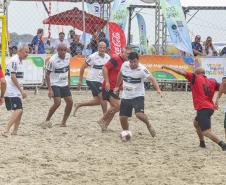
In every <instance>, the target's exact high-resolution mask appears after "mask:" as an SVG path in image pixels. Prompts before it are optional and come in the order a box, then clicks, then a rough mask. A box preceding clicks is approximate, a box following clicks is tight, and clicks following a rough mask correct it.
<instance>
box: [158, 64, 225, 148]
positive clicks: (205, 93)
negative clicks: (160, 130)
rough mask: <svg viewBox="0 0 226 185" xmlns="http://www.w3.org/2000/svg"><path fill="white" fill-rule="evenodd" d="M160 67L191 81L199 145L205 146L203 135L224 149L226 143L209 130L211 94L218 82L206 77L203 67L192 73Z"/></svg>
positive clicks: (213, 107) (217, 88) (211, 112)
mask: <svg viewBox="0 0 226 185" xmlns="http://www.w3.org/2000/svg"><path fill="white" fill-rule="evenodd" d="M162 68H163V69H168V70H171V71H173V72H175V73H178V74H180V75H183V76H184V77H185V78H187V79H188V81H189V82H190V83H191V88H192V98H193V104H194V108H195V110H197V116H196V117H195V120H194V126H195V128H196V132H197V134H198V136H199V140H200V147H202V148H205V147H206V145H205V141H204V136H206V137H208V138H209V139H211V140H212V141H213V142H215V143H217V144H218V145H219V146H220V147H221V148H222V150H223V151H226V143H224V142H223V141H222V140H220V139H219V138H218V137H217V136H216V135H215V134H214V133H213V132H212V130H211V116H212V114H213V112H214V109H215V105H214V103H213V96H214V93H215V91H218V90H219V84H218V83H217V82H216V81H215V80H213V79H208V78H207V77H206V76H205V70H204V69H203V68H197V69H196V70H195V72H194V73H190V72H186V71H184V70H182V69H177V68H173V67H169V66H162Z"/></svg>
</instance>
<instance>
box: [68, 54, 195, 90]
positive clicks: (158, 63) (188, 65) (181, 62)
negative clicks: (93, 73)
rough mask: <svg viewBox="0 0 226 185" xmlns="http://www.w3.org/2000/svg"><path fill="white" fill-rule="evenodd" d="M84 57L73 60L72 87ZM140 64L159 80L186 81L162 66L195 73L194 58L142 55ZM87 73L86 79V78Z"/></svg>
mask: <svg viewBox="0 0 226 185" xmlns="http://www.w3.org/2000/svg"><path fill="white" fill-rule="evenodd" d="M84 60H85V57H84V56H75V57H73V58H72V59H71V63H70V72H71V85H77V83H78V77H79V71H80V67H81V66H82V64H83V63H84ZM139 60H140V62H141V63H142V64H144V65H145V66H147V68H148V69H149V71H150V72H151V73H152V75H153V76H154V77H155V78H157V79H159V80H185V78H184V77H183V76H181V75H178V74H176V73H174V72H172V71H169V70H165V69H162V65H169V66H173V67H177V68H181V69H184V70H186V71H189V72H192V71H193V59H192V57H170V56H152V55H141V56H140V59H139ZM86 74H87V73H86V72H85V74H84V78H85V77H86ZM84 84H85V82H84Z"/></svg>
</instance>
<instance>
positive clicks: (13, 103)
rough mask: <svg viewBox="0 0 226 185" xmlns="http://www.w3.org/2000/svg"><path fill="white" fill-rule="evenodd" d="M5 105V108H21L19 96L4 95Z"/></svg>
mask: <svg viewBox="0 0 226 185" xmlns="http://www.w3.org/2000/svg"><path fill="white" fill-rule="evenodd" d="M5 106H6V109H7V110H17V109H23V106H22V101H21V98H19V97H5Z"/></svg>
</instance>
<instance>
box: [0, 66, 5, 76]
mask: <svg viewBox="0 0 226 185" xmlns="http://www.w3.org/2000/svg"><path fill="white" fill-rule="evenodd" d="M3 77H4V73H3V71H2V66H1V65H0V78H3Z"/></svg>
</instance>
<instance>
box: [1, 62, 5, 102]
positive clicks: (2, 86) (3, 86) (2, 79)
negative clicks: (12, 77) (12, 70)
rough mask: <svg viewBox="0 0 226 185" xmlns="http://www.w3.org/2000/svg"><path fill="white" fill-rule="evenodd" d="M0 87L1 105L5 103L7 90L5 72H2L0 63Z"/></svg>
mask: <svg viewBox="0 0 226 185" xmlns="http://www.w3.org/2000/svg"><path fill="white" fill-rule="evenodd" d="M0 87H1V96H0V105H2V104H3V103H4V95H5V91H6V80H5V76H4V73H3V72H2V67H1V65H0Z"/></svg>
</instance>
